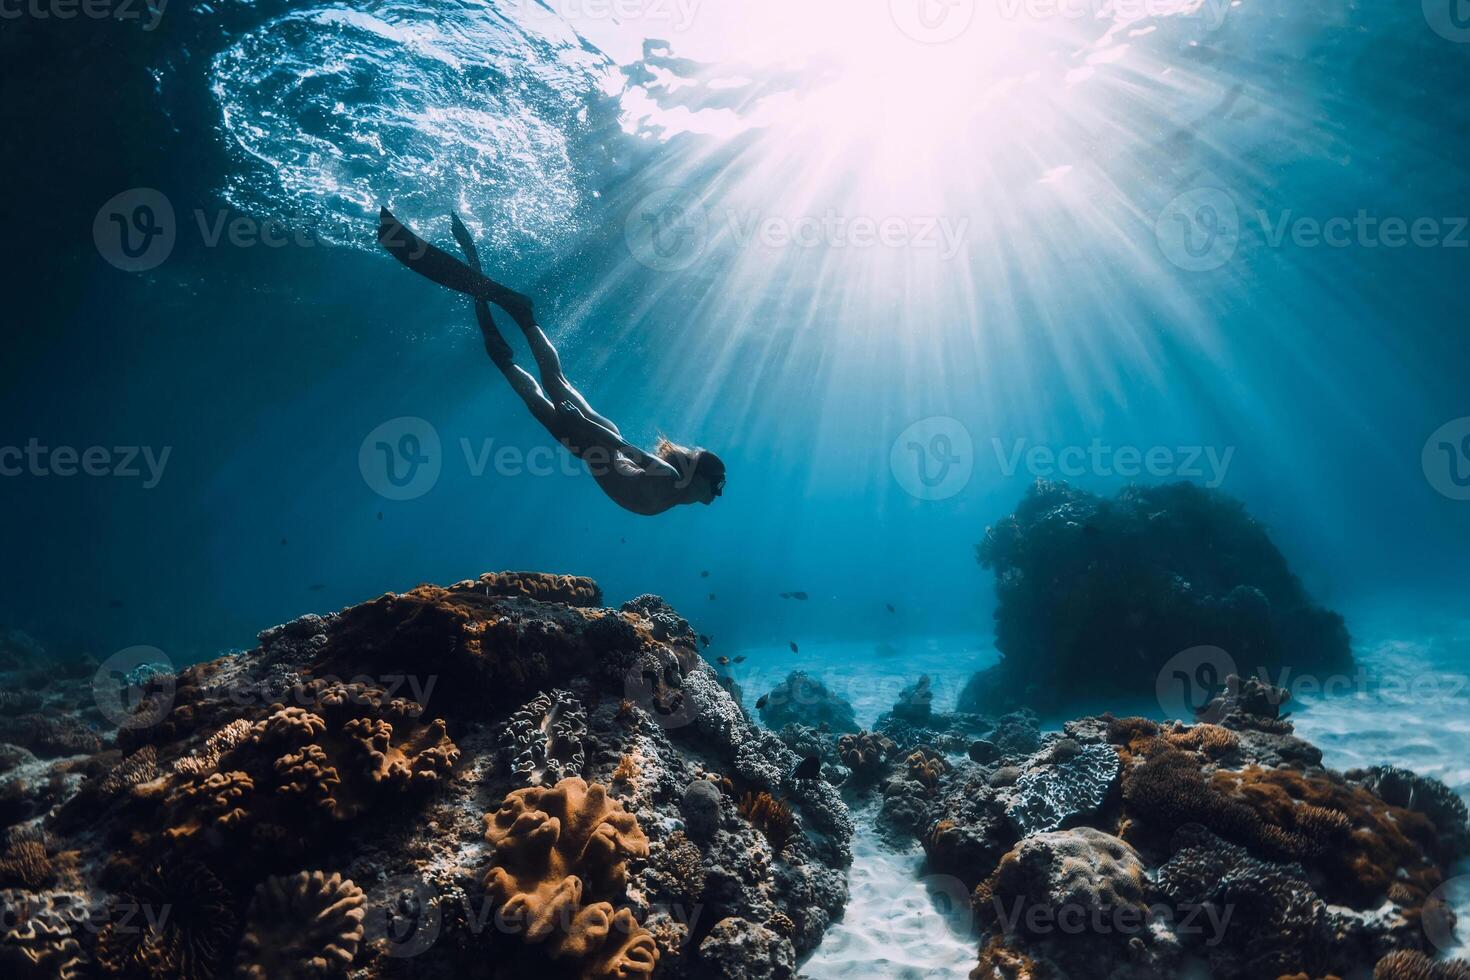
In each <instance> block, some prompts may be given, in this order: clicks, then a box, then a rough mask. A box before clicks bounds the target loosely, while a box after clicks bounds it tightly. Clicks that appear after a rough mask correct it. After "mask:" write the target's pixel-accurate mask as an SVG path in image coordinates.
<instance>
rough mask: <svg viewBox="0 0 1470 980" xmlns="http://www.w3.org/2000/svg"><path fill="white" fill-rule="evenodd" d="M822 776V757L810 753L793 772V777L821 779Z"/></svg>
mask: <svg viewBox="0 0 1470 980" xmlns="http://www.w3.org/2000/svg"><path fill="white" fill-rule="evenodd" d="M821 776H822V757H821V756H819V755H809V756H807V757H806V758H805V759H802V760H801V762H800V764H798V765H797V767H796V771H795V772H793V773H792V774H791V778H792V779H820V778H821Z"/></svg>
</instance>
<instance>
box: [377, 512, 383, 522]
mask: <svg viewBox="0 0 1470 980" xmlns="http://www.w3.org/2000/svg"><path fill="white" fill-rule="evenodd" d="M382 519H383V512H382V511H378V520H380V521H381V520H382Z"/></svg>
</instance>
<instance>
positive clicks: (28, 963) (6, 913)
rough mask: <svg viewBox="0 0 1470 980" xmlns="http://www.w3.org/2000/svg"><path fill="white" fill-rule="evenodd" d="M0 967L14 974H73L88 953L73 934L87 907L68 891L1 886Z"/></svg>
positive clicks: (27, 978)
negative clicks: (30, 890)
mask: <svg viewBox="0 0 1470 980" xmlns="http://www.w3.org/2000/svg"><path fill="white" fill-rule="evenodd" d="M0 922H3V923H4V925H5V928H4V929H3V930H0V973H3V974H4V975H5V976H9V977H15V978H17V980H77V978H79V977H81V976H83V975H84V974H85V968H86V958H85V955H84V954H83V952H82V946H81V943H80V942H78V940H77V937H78V936H80V935H82V934H83V929H84V928H85V927H86V925H87V910H86V907H85V906H84V905H83V904H82V902H81V901H80V900H79V899H78V898H77V897H76V896H74V895H71V894H69V893H66V892H40V893H37V892H29V891H19V890H9V889H7V890H4V891H0Z"/></svg>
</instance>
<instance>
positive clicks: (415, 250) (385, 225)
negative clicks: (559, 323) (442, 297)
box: [378, 208, 536, 327]
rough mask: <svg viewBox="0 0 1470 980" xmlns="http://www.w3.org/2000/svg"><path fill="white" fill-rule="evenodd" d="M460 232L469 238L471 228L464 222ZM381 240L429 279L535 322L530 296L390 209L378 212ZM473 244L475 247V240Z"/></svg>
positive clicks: (523, 320)
mask: <svg viewBox="0 0 1470 980" xmlns="http://www.w3.org/2000/svg"><path fill="white" fill-rule="evenodd" d="M456 224H458V222H457V221H456ZM461 231H463V233H464V235H465V238H466V239H468V237H469V231H468V230H467V229H465V228H464V226H463V225H459V227H458V228H457V229H456V230H455V237H456V238H458V237H459V235H460V232H461ZM378 243H379V244H380V245H382V246H383V248H385V249H387V251H388V254H389V255H392V256H393V257H394V258H395V259H397V260H398V261H399V262H402V263H403V264H404V265H405V266H407V267H408V268H410V269H412V270H413V271H414V272H417V273H418V274H419V275H421V276H423V277H424V278H425V279H428V280H429V281H430V282H436V283H438V284H439V285H441V286H445V287H447V288H449V289H453V290H454V291H455V292H459V293H465V294H466V295H469V296H474V297H475V298H477V299H483V300H486V301H488V302H491V303H494V304H495V305H496V306H499V307H500V308H501V309H503V310H505V312H507V313H509V314H510V316H511V319H513V320H515V321H516V322H517V323H519V324H521V325H522V326H523V327H524V326H526V325H528V324H532V325H534V324H535V322H536V313H535V309H534V307H533V305H532V303H531V300H530V299H529V298H528V297H526V296H523V295H521V294H520V293H518V292H516V291H515V290H513V289H510V288H508V287H506V286H502V285H501V284H500V283H498V282H495V281H494V280H493V279H490V278H489V277H487V276H486V275H485V274H484V273H482V272H480V271H479V270H477V269H473V268H471V267H470V266H468V265H466V264H465V263H463V262H461V261H460V260H459V259H456V258H455V257H454V256H452V255H450V254H449V253H448V252H445V251H443V250H442V249H439V248H436V247H434V246H433V245H430V244H429V243H428V242H426V241H424V240H423V239H422V238H420V237H419V236H418V235H415V234H414V233H413V232H412V231H410V230H409V228H408V227H407V226H406V225H404V224H403V222H401V221H399V220H398V219H397V218H396V217H394V215H393V212H391V211H389V210H388V209H387V208H383V209H382V210H381V211H379V213H378ZM460 244H461V246H463V244H464V242H463V241H461V242H460ZM470 247H471V248H473V247H474V243H473V242H471V243H470Z"/></svg>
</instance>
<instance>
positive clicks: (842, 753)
mask: <svg viewBox="0 0 1470 980" xmlns="http://www.w3.org/2000/svg"><path fill="white" fill-rule="evenodd" d="M895 748H897V746H896V745H894V743H893V740H892V739H890V738H888V737H886V736H884V735H880V734H878V733H877V732H869V731H860V732H858V733H857V734H855V735H843V736H842V737H841V738H839V739H838V740H837V756H838V758H840V759H841V760H842V762H843V765H845V766H847V768H848V769H850V770H852V773H853V775H854V776H857V777H859V778H862V779H869V778H872V777H874V776H876V775H877V774H878V772H879V771H880V770H881V769H882V767H883V764H884V763H885V762H887V761H888V756H889V755H890V754H891V753H892V752H893V750H894V749H895Z"/></svg>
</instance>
